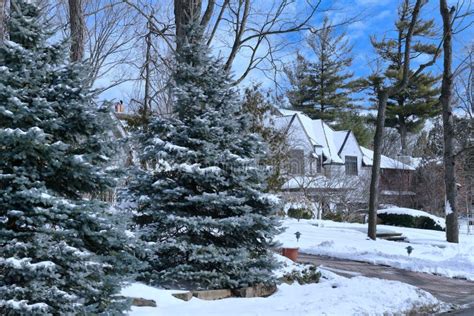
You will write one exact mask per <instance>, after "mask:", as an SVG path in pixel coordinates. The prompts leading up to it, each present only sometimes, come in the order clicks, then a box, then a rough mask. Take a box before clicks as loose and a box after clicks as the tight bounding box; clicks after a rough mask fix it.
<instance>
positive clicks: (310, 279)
mask: <svg viewBox="0 0 474 316" xmlns="http://www.w3.org/2000/svg"><path fill="white" fill-rule="evenodd" d="M320 278H321V272H320V271H318V268H317V267H316V266H313V265H310V266H306V267H304V268H303V269H301V270H293V271H291V272H288V273H285V274H284V275H283V276H282V277H281V280H282V281H283V282H285V283H290V284H291V283H293V282H295V281H296V282H298V283H299V284H300V285H303V284H310V283H318V282H319V279H320Z"/></svg>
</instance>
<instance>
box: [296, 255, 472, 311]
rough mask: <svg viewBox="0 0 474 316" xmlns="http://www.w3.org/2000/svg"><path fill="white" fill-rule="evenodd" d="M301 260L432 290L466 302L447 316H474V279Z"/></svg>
mask: <svg viewBox="0 0 474 316" xmlns="http://www.w3.org/2000/svg"><path fill="white" fill-rule="evenodd" d="M298 261H300V262H308V263H312V264H315V265H321V266H323V267H324V268H325V269H326V270H329V271H332V272H334V273H337V274H339V275H342V276H345V277H354V276H358V275H361V276H366V277H372V278H379V279H386V280H394V281H400V282H404V283H408V284H411V285H414V286H416V287H418V288H420V289H423V290H425V291H427V292H430V293H431V294H433V295H434V296H435V297H436V298H438V299H439V300H441V301H443V302H446V303H450V304H456V305H467V307H466V308H465V309H463V310H458V311H455V312H451V313H447V314H448V315H470V316H473V315H474V282H470V281H466V280H460V279H451V278H446V277H441V276H437V275H433V274H427V273H419V272H413V271H407V270H401V269H396V268H392V267H388V266H380V265H373V264H370V263H366V262H359V261H351V260H342V259H336V258H330V257H323V256H315V255H308V254H300V256H299V259H298Z"/></svg>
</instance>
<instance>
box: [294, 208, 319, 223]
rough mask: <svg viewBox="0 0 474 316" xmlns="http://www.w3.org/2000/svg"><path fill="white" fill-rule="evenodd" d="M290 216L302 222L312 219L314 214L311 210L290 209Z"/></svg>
mask: <svg viewBox="0 0 474 316" xmlns="http://www.w3.org/2000/svg"><path fill="white" fill-rule="evenodd" d="M288 216H289V217H292V218H296V219H298V220H300V219H312V218H313V217H314V214H313V212H312V211H311V210H309V209H306V208H290V209H288Z"/></svg>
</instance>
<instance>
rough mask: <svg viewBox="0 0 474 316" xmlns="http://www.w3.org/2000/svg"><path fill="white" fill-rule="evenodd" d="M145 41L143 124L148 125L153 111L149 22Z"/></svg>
mask: <svg viewBox="0 0 474 316" xmlns="http://www.w3.org/2000/svg"><path fill="white" fill-rule="evenodd" d="M145 43H146V56H145V69H144V75H145V78H144V79H145V91H144V98H143V113H142V119H143V125H144V126H146V125H147V122H148V115H149V114H150V113H151V106H150V84H151V82H150V73H151V69H150V68H151V45H152V43H151V29H150V24H149V23H148V34H147V35H146V36H145Z"/></svg>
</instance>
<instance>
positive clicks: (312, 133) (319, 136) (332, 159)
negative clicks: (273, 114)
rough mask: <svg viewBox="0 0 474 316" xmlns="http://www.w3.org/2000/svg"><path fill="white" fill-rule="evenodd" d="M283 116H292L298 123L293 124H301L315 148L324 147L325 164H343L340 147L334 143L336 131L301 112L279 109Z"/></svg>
mask: <svg viewBox="0 0 474 316" xmlns="http://www.w3.org/2000/svg"><path fill="white" fill-rule="evenodd" d="M278 111H279V112H280V113H281V114H282V115H283V116H282V117H288V116H292V117H295V118H296V119H297V120H298V122H295V121H293V124H298V123H299V124H301V126H302V127H303V130H302V131H301V132H304V133H305V134H306V136H307V137H308V138H309V140H310V142H311V144H312V145H313V146H318V147H322V151H323V155H324V157H325V158H326V161H325V162H324V163H325V164H328V163H343V161H342V159H341V157H339V155H338V154H337V153H338V147H337V146H336V145H335V143H334V133H335V131H334V130H333V129H332V128H331V127H330V126H329V125H327V124H326V123H324V122H323V121H322V120H313V119H311V118H310V117H309V116H307V115H306V114H304V113H302V112H299V111H292V110H286V109H278Z"/></svg>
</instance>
